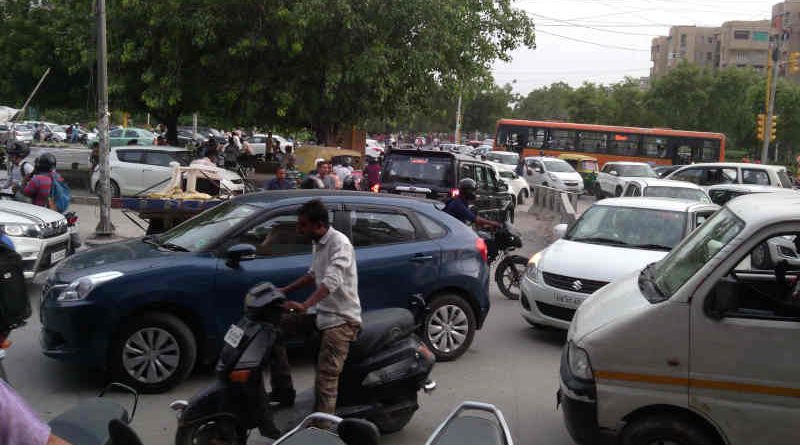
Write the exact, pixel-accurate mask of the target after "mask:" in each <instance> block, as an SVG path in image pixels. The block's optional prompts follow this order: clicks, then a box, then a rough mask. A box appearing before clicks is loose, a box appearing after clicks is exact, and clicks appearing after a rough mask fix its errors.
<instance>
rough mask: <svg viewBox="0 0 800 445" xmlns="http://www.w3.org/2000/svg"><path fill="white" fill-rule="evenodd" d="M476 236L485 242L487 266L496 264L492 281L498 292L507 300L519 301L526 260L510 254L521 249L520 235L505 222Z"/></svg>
mask: <svg viewBox="0 0 800 445" xmlns="http://www.w3.org/2000/svg"><path fill="white" fill-rule="evenodd" d="M478 235H479V236H480V237H481V238H483V240H484V241H485V242H486V248H487V250H488V255H487V258H488V262H489V265H490V266H491V265H492V264H494V263H495V262H497V269H495V273H494V280H495V282H496V283H497V287H498V288H500V292H502V293H503V295H505V297H506V298H508V299H509V300H519V297H520V293H521V291H520V284H521V281H522V277H523V276H524V275H525V267H527V265H528V259H527V258H525V257H523V256H521V255H512V254H511V252H513V251H514V250H516V249H519V248H521V247H522V234H521V233H520V232H519V231H518V230H517V229H516V228H514V226H512V225H511V223H509V222H508V221H506V222H504V223H503V227H501V228H499V229H497V230H496V231H494V232H487V231H480V232H478Z"/></svg>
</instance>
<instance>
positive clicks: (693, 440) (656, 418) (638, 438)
mask: <svg viewBox="0 0 800 445" xmlns="http://www.w3.org/2000/svg"><path fill="white" fill-rule="evenodd" d="M619 443H620V445H652V444H661V443H669V444H675V445H718V444H719V441H718V440H717V438H716V437H714V435H713V434H712V433H711V432H709V431H708V429H707V428H703V427H701V426H700V425H698V424H697V422H694V421H692V420H691V419H689V418H688V416H681V415H675V414H661V415H652V416H646V417H641V418H639V419H636V420H633V421H631V422H628V425H626V426H625V428H624V429H623V430H622V435H621V436H620V441H619Z"/></svg>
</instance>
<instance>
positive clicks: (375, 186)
mask: <svg viewBox="0 0 800 445" xmlns="http://www.w3.org/2000/svg"><path fill="white" fill-rule="evenodd" d="M370 191H371V192H372V193H379V192H380V191H381V185H380V184H373V185H372V187H371V188H370Z"/></svg>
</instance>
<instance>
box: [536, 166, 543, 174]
mask: <svg viewBox="0 0 800 445" xmlns="http://www.w3.org/2000/svg"><path fill="white" fill-rule="evenodd" d="M536 172H537V173H544V169H543V168H542V167H536Z"/></svg>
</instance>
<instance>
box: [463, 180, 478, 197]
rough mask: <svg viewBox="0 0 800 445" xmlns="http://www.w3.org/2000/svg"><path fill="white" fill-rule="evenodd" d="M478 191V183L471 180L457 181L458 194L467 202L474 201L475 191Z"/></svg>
mask: <svg viewBox="0 0 800 445" xmlns="http://www.w3.org/2000/svg"><path fill="white" fill-rule="evenodd" d="M476 190H478V183H477V182H475V180H474V179H472V178H464V179H462V180H460V181H458V194H459V196H462V197H463V198H464V199H465V200H467V201H472V200H474V199H475V191H476Z"/></svg>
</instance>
